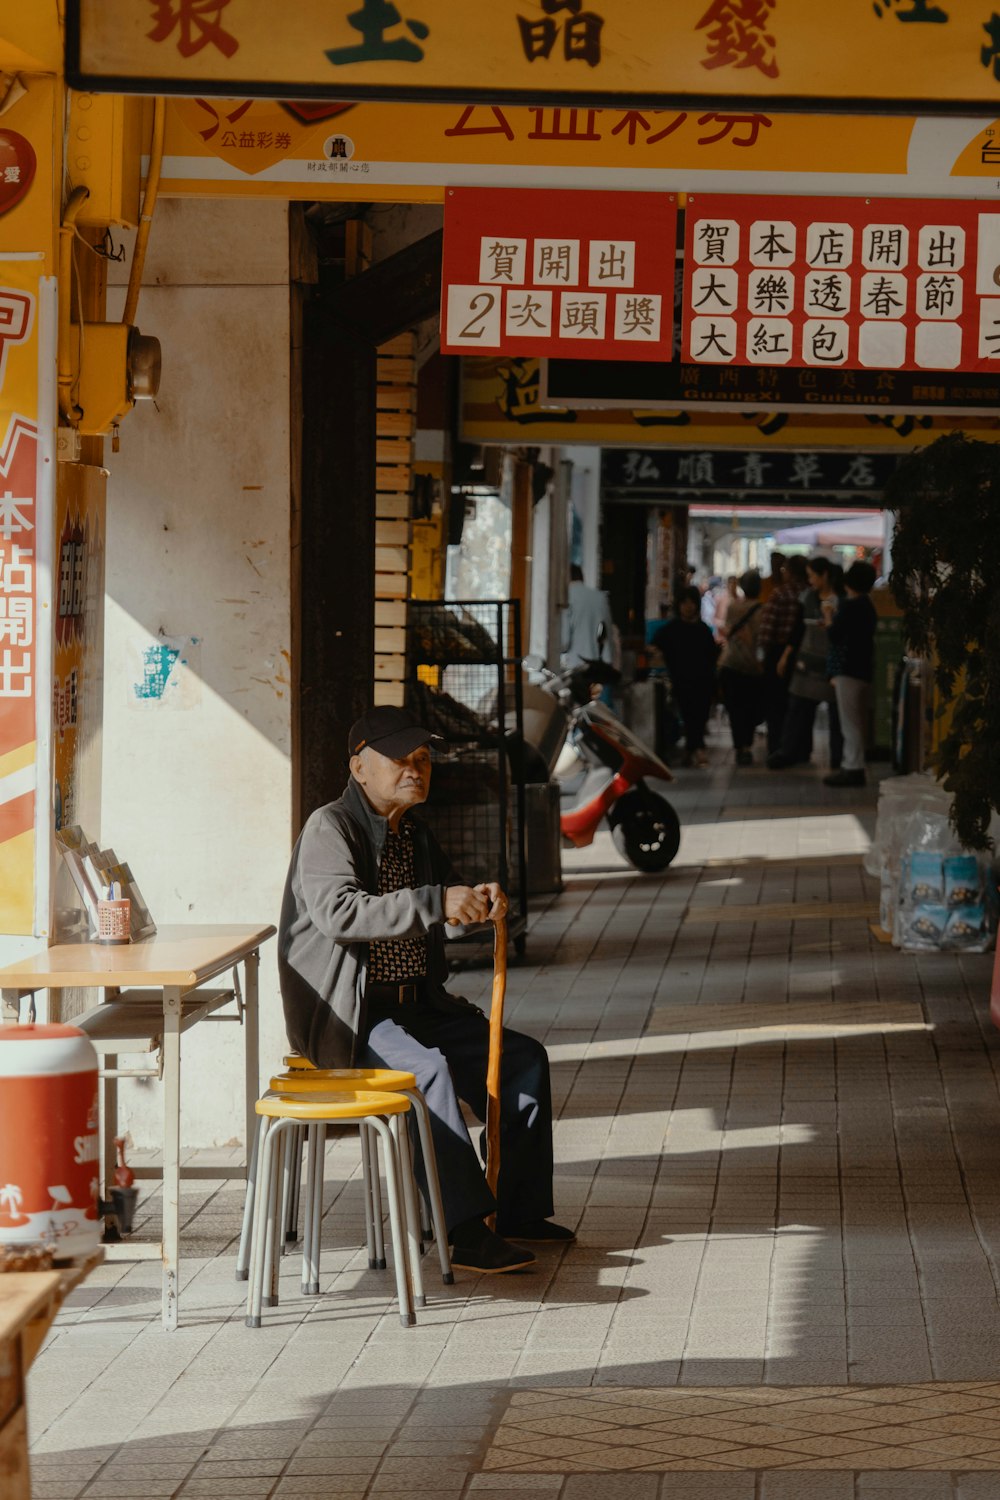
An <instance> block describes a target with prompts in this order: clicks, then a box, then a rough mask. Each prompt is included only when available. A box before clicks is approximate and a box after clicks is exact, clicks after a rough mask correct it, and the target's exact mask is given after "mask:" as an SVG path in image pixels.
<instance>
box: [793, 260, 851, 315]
mask: <svg viewBox="0 0 1000 1500" xmlns="http://www.w3.org/2000/svg"><path fill="white" fill-rule="evenodd" d="M852 289H853V288H852V283H851V278H850V276H849V275H848V274H847V273H846V272H845V271H808V272H807V273H806V279H805V288H804V291H803V301H802V310H803V312H805V313H808V314H810V315H811V316H812V317H814V318H843V317H846V316H847V314H848V313H849V312H850V310H851V292H852Z"/></svg>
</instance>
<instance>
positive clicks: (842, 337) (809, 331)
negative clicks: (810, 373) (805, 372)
mask: <svg viewBox="0 0 1000 1500" xmlns="http://www.w3.org/2000/svg"><path fill="white" fill-rule="evenodd" d="M849 347H850V329H849V328H848V326H847V324H846V323H845V322H843V321H842V319H840V318H807V319H806V321H805V323H804V324H803V325H802V359H803V362H804V363H805V364H807V365H811V366H815V367H816V368H817V369H821V368H822V367H823V366H824V365H843V364H846V363H847V355H848V350H849Z"/></svg>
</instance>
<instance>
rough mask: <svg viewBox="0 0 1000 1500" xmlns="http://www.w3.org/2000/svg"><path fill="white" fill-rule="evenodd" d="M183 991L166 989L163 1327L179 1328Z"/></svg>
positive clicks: (164, 1039) (164, 1028)
mask: <svg viewBox="0 0 1000 1500" xmlns="http://www.w3.org/2000/svg"><path fill="white" fill-rule="evenodd" d="M180 1158H181V990H180V987H179V986H177V985H164V988H163V1242H162V1249H163V1327H164V1328H165V1329H166V1330H167V1331H168V1332H172V1331H173V1330H174V1329H175V1328H176V1327H177V1291H178V1268H179V1262H180V1211H181V1205H180V1188H181V1178H180V1164H181V1161H180Z"/></svg>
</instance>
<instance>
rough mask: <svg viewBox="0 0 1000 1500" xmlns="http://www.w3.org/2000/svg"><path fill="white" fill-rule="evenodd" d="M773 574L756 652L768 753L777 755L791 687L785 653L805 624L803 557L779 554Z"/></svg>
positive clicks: (773, 561)
mask: <svg viewBox="0 0 1000 1500" xmlns="http://www.w3.org/2000/svg"><path fill="white" fill-rule="evenodd" d="M771 573H772V576H773V577H774V578H775V579H776V580H777V586H776V587H775V588H773V589H772V590H771V597H770V598H769V599H768V601H767V603H766V604H765V605H764V608H763V609H762V611H761V617H760V629H759V630H758V632H757V649H758V651H759V652H760V656H761V662H762V665H763V668H764V717H765V719H766V721H767V753H768V755H775V754H777V751H778V746H779V745H780V743H781V729H782V725H783V724H784V722H785V709H786V708H787V706H788V689H789V686H790V683H791V669H792V660H791V656H790V655H789V656H785V652H786V648H787V647H788V646H790V645H791V643H792V639H793V637H794V635H795V633H796V631H797V629H798V626H799V624H800V622H801V620H802V603H801V601H800V599H799V594H800V592H801V591H802V590H803V589H804V588H805V587H806V583H807V579H806V569H805V562H804V560H803V559H802V558H801V557H782V556H781V554H780V553H772V556H771ZM799 574H801V578H800V577H799V576H798V575H799ZM783 657H784V658H785V659H784V661H782V658H783Z"/></svg>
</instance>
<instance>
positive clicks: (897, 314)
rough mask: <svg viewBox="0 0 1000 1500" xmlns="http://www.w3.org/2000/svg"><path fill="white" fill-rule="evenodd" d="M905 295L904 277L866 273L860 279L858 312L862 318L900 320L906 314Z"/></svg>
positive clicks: (872, 272) (881, 272)
mask: <svg viewBox="0 0 1000 1500" xmlns="http://www.w3.org/2000/svg"><path fill="white" fill-rule="evenodd" d="M906 294H907V283H906V277H905V276H897V275H894V274H892V273H890V272H886V271H868V272H866V274H865V275H864V276H862V278H861V292H860V295H859V297H858V311H859V312H860V313H861V316H862V317H864V318H888V319H899V318H902V317H904V316H905V314H906V300H907V297H906Z"/></svg>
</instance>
